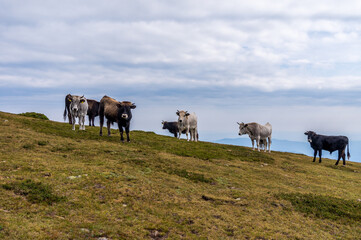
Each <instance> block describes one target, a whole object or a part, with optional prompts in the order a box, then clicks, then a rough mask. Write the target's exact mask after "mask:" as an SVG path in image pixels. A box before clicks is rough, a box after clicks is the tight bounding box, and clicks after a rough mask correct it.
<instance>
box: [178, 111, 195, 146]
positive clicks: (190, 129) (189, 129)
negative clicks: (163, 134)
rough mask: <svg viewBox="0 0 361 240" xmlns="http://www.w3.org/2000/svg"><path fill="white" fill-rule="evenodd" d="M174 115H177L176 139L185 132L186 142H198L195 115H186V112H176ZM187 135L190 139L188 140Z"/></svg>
mask: <svg viewBox="0 0 361 240" xmlns="http://www.w3.org/2000/svg"><path fill="white" fill-rule="evenodd" d="M176 114H177V115H178V133H179V135H178V139H180V137H181V134H182V132H183V131H185V133H186V135H187V141H189V140H191V141H195V142H197V141H198V127H197V121H198V119H197V115H196V114H195V113H188V111H179V110H177V112H176ZM188 133H190V135H191V136H190V139H188Z"/></svg>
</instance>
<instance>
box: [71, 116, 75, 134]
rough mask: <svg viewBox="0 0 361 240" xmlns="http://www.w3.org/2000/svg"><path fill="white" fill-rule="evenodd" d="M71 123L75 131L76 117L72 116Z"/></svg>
mask: <svg viewBox="0 0 361 240" xmlns="http://www.w3.org/2000/svg"><path fill="white" fill-rule="evenodd" d="M71 122H72V124H73V130H74V131H75V117H74V116H71Z"/></svg>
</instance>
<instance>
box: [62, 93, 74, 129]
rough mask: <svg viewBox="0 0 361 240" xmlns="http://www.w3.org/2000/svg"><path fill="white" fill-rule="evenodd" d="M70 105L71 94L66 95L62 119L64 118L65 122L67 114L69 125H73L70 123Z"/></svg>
mask: <svg viewBox="0 0 361 240" xmlns="http://www.w3.org/2000/svg"><path fill="white" fill-rule="evenodd" d="M70 103H71V94H68V95H66V96H65V110H64V114H63V117H64V121H65V120H66V115H67V114H68V120H69V124H73V123H72V122H71V113H70Z"/></svg>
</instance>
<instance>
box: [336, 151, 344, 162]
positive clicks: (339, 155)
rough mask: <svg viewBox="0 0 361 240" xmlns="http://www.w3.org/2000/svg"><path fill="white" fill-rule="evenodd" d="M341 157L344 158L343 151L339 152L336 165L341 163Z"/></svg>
mask: <svg viewBox="0 0 361 240" xmlns="http://www.w3.org/2000/svg"><path fill="white" fill-rule="evenodd" d="M341 156H342V152H341V150H338V156H337V161H336V164H335V165H338V162H339V161H340V159H341Z"/></svg>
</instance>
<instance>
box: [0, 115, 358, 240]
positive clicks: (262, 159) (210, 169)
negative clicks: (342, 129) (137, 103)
mask: <svg viewBox="0 0 361 240" xmlns="http://www.w3.org/2000/svg"><path fill="white" fill-rule="evenodd" d="M86 129H87V130H86V131H85V132H80V131H79V130H76V131H72V130H71V126H70V125H69V124H67V123H57V122H52V121H47V120H42V119H35V118H29V117H26V116H19V115H13V114H8V113H1V112H0V144H1V148H0V239H360V238H361V228H360V224H361V202H360V201H361V187H360V186H361V164H358V163H352V162H348V163H347V164H348V165H347V166H346V167H342V166H339V167H336V166H334V163H335V161H334V160H327V159H324V162H323V163H322V164H318V163H312V159H311V158H309V157H306V156H304V155H298V154H290V153H281V152H272V153H271V154H269V153H263V152H261V153H258V152H254V151H252V150H251V149H249V148H244V147H238V146H228V145H221V144H212V143H206V142H198V143H189V142H186V141H185V140H177V139H174V138H173V137H166V136H159V135H156V134H154V133H152V132H143V131H132V132H131V140H132V142H131V143H120V142H119V134H118V133H117V131H115V130H113V131H112V133H113V135H112V136H111V137H107V136H103V137H99V134H98V133H99V128H98V127H87V128H86Z"/></svg>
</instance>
